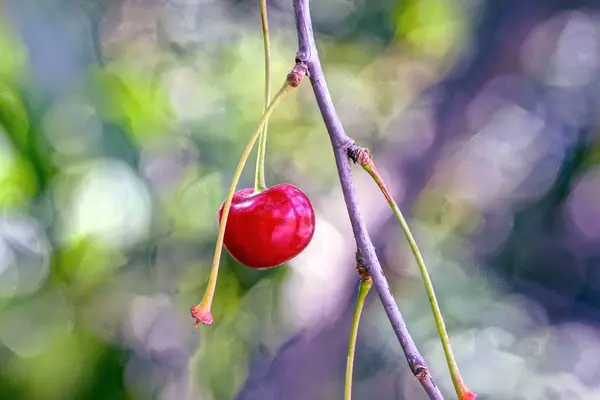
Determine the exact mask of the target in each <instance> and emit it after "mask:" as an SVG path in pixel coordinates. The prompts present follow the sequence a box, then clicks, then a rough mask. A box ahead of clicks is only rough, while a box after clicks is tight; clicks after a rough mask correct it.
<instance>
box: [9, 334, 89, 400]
mask: <svg viewBox="0 0 600 400" xmlns="http://www.w3.org/2000/svg"><path fill="white" fill-rule="evenodd" d="M98 350H99V347H98V343H97V342H94V341H91V340H89V339H87V338H85V337H84V336H82V335H76V334H71V335H62V336H59V337H56V339H55V341H54V343H53V344H52V345H51V346H50V347H48V349H47V350H46V351H45V352H44V353H42V354H40V355H39V356H36V357H32V358H20V359H14V361H13V363H12V364H11V365H10V366H9V370H10V374H11V375H12V376H13V379H15V380H17V381H23V380H24V381H26V382H28V385H27V386H26V388H25V389H26V393H27V394H26V395H25V396H24V397H22V398H24V399H32V400H34V399H46V400H54V399H56V400H62V399H68V398H76V397H77V393H78V391H79V390H80V389H81V387H82V386H83V385H85V384H86V382H87V381H89V379H90V378H91V374H90V373H91V368H92V367H93V366H94V364H95V363H96V362H97V360H98V356H99V353H98Z"/></svg>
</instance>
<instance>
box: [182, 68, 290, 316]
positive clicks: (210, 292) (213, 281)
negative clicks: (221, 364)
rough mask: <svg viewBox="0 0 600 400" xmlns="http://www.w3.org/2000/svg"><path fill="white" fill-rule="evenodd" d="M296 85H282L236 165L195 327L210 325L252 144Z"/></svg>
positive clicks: (197, 308)
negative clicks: (236, 199)
mask: <svg viewBox="0 0 600 400" xmlns="http://www.w3.org/2000/svg"><path fill="white" fill-rule="evenodd" d="M296 86H297V85H295V86H294V83H293V82H290V78H289V76H288V80H286V82H285V83H284V84H283V86H282V87H281V89H279V92H277V94H276V95H275V97H274V98H273V100H272V101H271V103H270V104H269V106H268V107H267V109H266V110H265V112H264V113H263V115H262V117H261V118H260V120H259V122H258V127H257V128H256V130H255V131H254V133H253V134H252V137H251V138H250V141H249V142H248V144H247V145H246V148H245V149H244V152H243V153H242V156H241V157H240V161H239V163H238V165H237V168H236V170H235V173H234V174H233V179H232V180H231V186H230V187H229V192H228V194H227V200H225V205H224V206H223V213H222V214H221V223H220V224H219V233H218V234H217V244H216V246H215V255H214V258H213V262H212V267H211V269H210V276H209V278H208V286H207V288H206V292H205V293H204V297H203V298H202V302H201V303H200V304H198V305H196V306H194V307H192V309H191V313H192V317H194V318H196V322H195V324H194V325H195V326H198V325H199V324H200V323H203V324H212V323H213V318H212V315H211V313H210V308H211V305H212V301H213V297H214V295H215V288H216V286H217V277H218V275H219V263H220V261H221V253H222V251H223V238H224V237H225V227H226V225H227V218H228V217H229V209H230V208H231V201H232V199H233V194H234V193H235V189H236V187H237V184H238V182H239V180H240V176H241V175H242V171H243V170H244V166H245V165H246V162H247V161H248V157H249V156H250V152H251V151H252V148H253V147H254V143H256V140H257V139H258V137H259V135H260V133H261V131H262V129H263V127H264V126H265V123H266V122H267V119H268V118H269V116H270V115H271V114H272V113H273V110H275V107H276V106H277V105H278V104H279V102H280V101H281V100H282V99H283V98H284V97H285V95H286V94H287V93H288V92H290V91H291V90H293V89H295V87H296Z"/></svg>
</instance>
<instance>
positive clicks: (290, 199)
mask: <svg viewBox="0 0 600 400" xmlns="http://www.w3.org/2000/svg"><path fill="white" fill-rule="evenodd" d="M224 205H225V202H223V204H221V207H220V209H219V212H218V218H217V219H218V221H219V223H220V222H221V216H222V213H223V206H224ZM314 233H315V212H314V210H313V207H312V204H311V202H310V200H309V199H308V196H306V194H304V192H302V191H301V190H300V189H298V188H297V187H295V186H293V185H290V184H287V183H283V184H279V185H275V186H272V187H270V188H268V189H265V190H263V191H261V192H259V193H255V191H254V189H252V188H248V189H241V190H239V191H237V192H235V193H234V195H233V199H232V201H231V208H230V209H229V217H228V218H227V226H226V228H225V237H224V240H223V244H224V245H225V248H226V249H227V251H228V252H229V254H231V256H232V257H233V258H234V259H236V260H237V261H238V262H239V263H240V264H243V265H245V266H247V267H250V268H254V269H268V268H274V267H277V266H279V265H281V264H283V263H285V262H286V261H289V260H291V259H292V258H294V257H296V256H297V255H298V254H300V253H301V252H302V251H303V250H304V249H305V248H306V246H308V244H309V243H310V241H311V240H312V238H313V235H314Z"/></svg>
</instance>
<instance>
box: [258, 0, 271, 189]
mask: <svg viewBox="0 0 600 400" xmlns="http://www.w3.org/2000/svg"><path fill="white" fill-rule="evenodd" d="M260 21H261V23H262V36H263V46H264V48H265V108H264V109H265V110H266V109H267V107H268V106H269V103H270V102H271V41H270V39H269V21H268V18H267V0H260ZM268 125H269V120H268V119H267V120H266V121H265V126H264V127H263V131H262V133H261V135H260V137H259V139H258V152H257V154H256V175H255V177H254V191H255V192H257V193H258V192H261V191H263V190H265V189H266V187H267V184H266V183H265V156H266V153H267V129H268Z"/></svg>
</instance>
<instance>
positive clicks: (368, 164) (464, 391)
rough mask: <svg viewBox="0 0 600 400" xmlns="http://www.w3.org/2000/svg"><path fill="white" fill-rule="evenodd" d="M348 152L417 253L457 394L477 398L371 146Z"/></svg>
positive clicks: (415, 255) (416, 249) (423, 262)
mask: <svg viewBox="0 0 600 400" xmlns="http://www.w3.org/2000/svg"><path fill="white" fill-rule="evenodd" d="M348 155H349V156H350V158H351V159H352V161H354V162H355V163H358V164H360V166H361V167H362V168H363V169H364V170H365V171H367V173H368V174H369V175H370V176H371V177H372V178H373V180H374V181H375V183H376V184H377V186H379V189H380V190H381V192H382V193H383V195H384V197H385V199H386V200H387V202H388V204H389V205H390V207H391V208H392V211H393V213H394V215H395V216H396V219H397V220H398V222H399V223H400V227H401V228H402V231H403V232H404V235H405V236H406V239H407V241H408V244H409V246H410V249H411V251H412V253H413V256H414V257H415V261H416V262H417V265H418V266H419V270H420V272H421V277H422V279H423V283H424V284H425V291H426V292H427V297H428V298H429V303H430V304H431V310H432V312H433V317H434V319H435V325H436V327H437V331H438V334H439V336H440V340H441V342H442V348H443V349H444V354H445V356H446V362H447V364H448V369H449V371H450V375H451V377H452V383H453V384H454V389H455V390H456V394H457V395H458V398H459V399H460V400H467V399H475V398H476V396H477V395H476V394H475V393H474V392H472V391H471V390H470V389H469V388H468V387H467V386H465V384H464V383H463V380H462V377H461V375H460V370H459V369H458V365H457V363H456V360H455V358H454V353H453V352H452V346H451V345H450V338H449V336H448V332H447V331H446V324H445V323H444V318H443V316H442V312H441V310H440V306H439V304H438V301H437V298H436V296H435V291H434V289H433V283H432V282H431V278H430V276H429V272H428V270H427V266H426V265H425V260H424V258H423V255H422V254H421V251H420V250H419V247H418V246H417V242H416V240H415V238H414V236H413V234H412V233H411V231H410V228H409V226H408V223H407V222H406V219H405V218H404V216H403V215H402V212H401V211H400V208H399V207H398V204H396V201H395V200H394V198H393V197H392V195H391V193H390V191H389V189H388V187H387V185H386V184H385V181H384V180H383V178H382V176H381V175H380V174H379V172H378V170H377V168H376V166H375V163H374V162H373V156H372V155H371V154H370V153H369V150H368V149H366V148H362V147H358V146H355V145H352V146H350V148H349V149H348Z"/></svg>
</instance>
